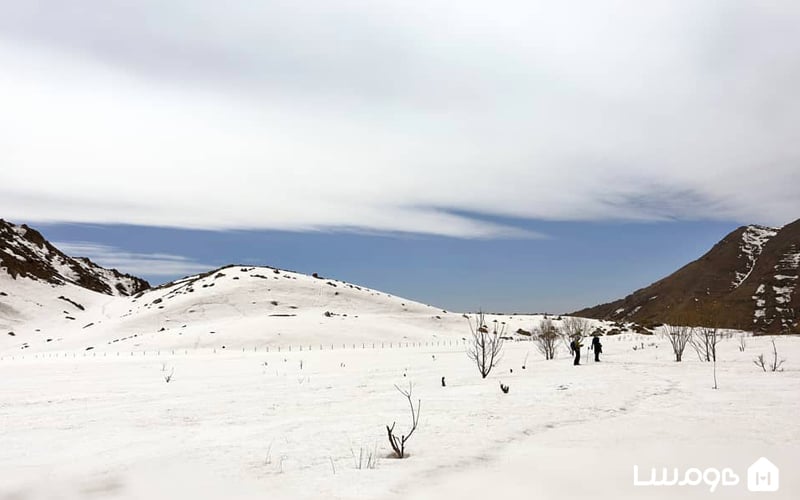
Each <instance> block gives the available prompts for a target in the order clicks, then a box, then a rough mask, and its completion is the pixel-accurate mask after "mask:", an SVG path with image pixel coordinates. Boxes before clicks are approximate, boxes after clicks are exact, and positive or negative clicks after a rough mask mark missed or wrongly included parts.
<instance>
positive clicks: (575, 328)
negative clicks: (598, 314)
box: [560, 317, 589, 351]
mask: <svg viewBox="0 0 800 500" xmlns="http://www.w3.org/2000/svg"><path fill="white" fill-rule="evenodd" d="M588 333H589V320H587V319H585V318H574V317H568V318H565V319H564V321H562V323H561V331H560V334H561V339H562V340H563V341H564V344H565V345H566V346H567V348H568V349H570V351H571V350H572V349H571V348H570V344H572V340H573V339H575V338H576V337H578V338H583V337H585V336H586V335H587V334H588Z"/></svg>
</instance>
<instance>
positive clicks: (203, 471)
mask: <svg viewBox="0 0 800 500" xmlns="http://www.w3.org/2000/svg"><path fill="white" fill-rule="evenodd" d="M331 288H332V287H331ZM421 314H426V315H429V314H428V313H427V312H423V313H421ZM450 314H451V315H453V316H456V315H455V314H453V313H450ZM458 316H460V315H458ZM286 319H289V318H286ZM323 319H324V320H331V319H333V320H335V319H336V318H323ZM460 321H461V323H460V327H459V328H460V330H459V331H460V332H461V333H462V334H464V335H466V334H468V328H467V326H466V320H464V319H463V318H461V319H460ZM520 321H522V320H520ZM454 324H455V323H454ZM412 331H415V330H413V329H412ZM440 333H441V338H440V339H438V340H434V339H432V338H427V339H420V340H419V341H420V342H422V344H421V345H413V343H412V345H409V347H405V346H404V345H403V346H402V347H397V345H396V344H394V345H393V347H392V348H388V346H385V347H384V348H383V349H381V348H380V347H376V348H374V349H373V348H372V347H371V345H367V346H366V347H365V348H361V345H357V346H356V348H355V349H353V346H352V342H350V341H349V340H353V339H348V342H346V344H349V345H347V347H346V348H344V349H342V346H341V345H338V344H341V343H342V341H341V339H338V338H337V340H336V342H333V343H334V344H335V345H334V347H335V348H334V349H333V350H331V349H330V348H329V347H330V346H326V347H325V348H324V349H323V350H319V348H318V344H320V343H323V341H322V339H323V338H324V339H325V342H324V343H325V344H327V343H328V340H329V339H330V338H331V337H324V334H325V330H319V331H317V332H316V335H317V337H316V338H315V339H313V340H315V342H314V344H317V345H316V346H312V350H310V351H309V350H308V349H307V348H306V349H304V350H303V351H298V350H297V349H298V348H297V347H296V348H294V349H293V350H292V351H291V352H287V350H286V348H284V349H282V351H281V352H277V350H276V348H275V347H274V346H273V348H272V349H271V350H270V352H266V347H265V346H261V348H260V349H259V350H257V351H255V352H254V351H253V350H251V349H253V348H257V347H254V346H252V345H251V346H250V347H249V348H246V352H242V351H241V347H240V346H239V347H237V348H236V349H233V348H227V349H225V350H223V349H221V348H219V346H218V345H216V344H208V345H201V346H198V347H197V348H196V349H195V348H188V347H187V348H186V349H185V350H180V349H179V350H177V351H176V353H175V354H172V348H173V347H174V346H173V345H171V344H169V343H167V344H165V345H164V346H162V347H163V348H162V349H161V351H160V352H159V351H157V350H149V351H146V352H143V351H145V349H144V347H146V346H139V350H135V349H130V350H129V351H125V352H121V353H120V355H119V356H118V355H117V352H118V350H117V349H116V347H113V348H106V349H99V348H98V349H97V350H93V351H83V350H77V349H76V350H72V351H66V350H64V351H48V350H46V349H39V350H34V349H31V350H25V351H19V350H17V349H9V350H6V351H4V352H3V353H2V354H0V356H2V359H0V498H2V499H12V498H13V499H39V498H225V499H229V498H348V499H350V498H352V499H380V498H385V499H400V498H403V499H405V498H409V499H439V498H448V497H449V498H487V499H488V498H652V497H657V498H687V497H688V498H713V497H715V496H716V497H719V498H739V497H747V496H750V495H759V493H749V492H748V490H747V486H746V483H747V467H748V466H749V465H750V464H751V463H752V462H754V461H755V460H756V459H758V458H759V457H762V456H764V457H767V458H768V459H770V460H772V461H773V462H774V463H775V464H776V465H777V466H778V467H780V468H781V473H782V474H781V476H780V489H779V491H778V492H776V493H771V494H769V495H767V494H760V495H765V497H766V498H798V497H800V478H798V476H797V475H796V473H795V472H796V471H795V469H796V466H797V463H798V459H800V422H798V418H797V416H798V415H799V414H800V397H799V395H800V339H799V338H795V337H780V338H777V340H776V343H777V346H778V349H779V351H780V356H781V357H785V358H787V361H786V364H785V365H784V368H785V370H784V371H783V372H778V373H764V372H762V371H761V370H760V369H758V368H757V367H756V366H755V365H754V364H753V362H752V359H753V357H754V356H755V355H757V354H759V353H765V354H769V353H770V352H771V345H770V344H769V340H770V338H766V337H762V338H750V339H748V343H747V348H746V350H745V352H740V351H739V350H738V340H737V339H736V338H732V339H728V340H725V341H723V343H722V344H721V346H720V361H719V363H718V365H717V372H718V373H717V376H718V379H719V389H718V390H714V389H712V367H711V364H709V363H702V362H700V361H698V359H697V356H695V354H694V353H693V352H687V354H686V356H685V361H684V362H683V363H675V362H674V361H673V359H672V356H671V351H670V350H669V346H668V344H667V343H666V342H664V341H663V340H660V339H659V338H658V337H656V336H639V335H633V334H625V335H620V336H612V337H603V343H604V350H605V352H606V354H605V355H604V356H603V361H602V362H601V363H594V362H593V361H591V360H588V359H585V361H584V364H583V365H582V366H580V367H574V366H572V364H571V362H570V360H569V359H568V357H567V356H566V353H565V352H564V350H563V349H562V351H561V354H560V355H559V357H558V358H557V359H555V360H552V361H544V360H543V359H542V357H541V356H540V355H539V353H538V352H537V350H536V348H535V347H534V345H533V344H531V343H530V342H524V341H518V342H508V343H507V344H506V350H505V355H504V357H503V360H502V362H501V364H500V365H499V366H498V367H497V368H496V369H495V371H493V372H492V373H491V375H490V376H489V377H488V378H487V379H485V380H482V379H481V378H480V376H479V374H478V372H477V369H476V368H475V366H474V365H473V364H471V362H470V361H469V359H468V358H467V356H466V355H465V353H464V349H463V345H462V344H461V342H460V336H459V335H457V332H456V331H455V330H451V329H449V328H448V329H447V331H446V332H440ZM309 335H310V334H309ZM305 340H309V341H310V340H312V339H311V337H309V338H307V339H305ZM426 342H427V345H425V343H426ZM435 342H438V345H436V344H435ZM306 343H309V342H306ZM132 345H133V344H131V346H132ZM642 345H644V348H642ZM176 346H177V344H176ZM634 347H636V349H635V350H634ZM215 349H216V352H215ZM688 349H691V348H688ZM130 352H135V354H134V355H131V354H130ZM587 354H588V353H587V352H586V350H585V349H584V356H585V358H588V357H589V356H588V355H587ZM22 356H24V359H22ZM12 357H13V359H12ZM526 357H527V361H525V359H526ZM523 363H525V369H523V368H522V366H523ZM169 374H172V379H171V381H170V382H169V383H167V382H165V376H167V375H169ZM442 377H445V379H446V387H442V384H441V378H442ZM501 382H502V383H504V384H507V385H509V386H510V390H509V393H508V394H503V393H502V392H501V391H500V388H499V385H500V383H501ZM409 383H413V387H414V388H413V396H414V399H417V398H418V399H420V400H421V410H422V413H421V419H420V423H419V428H418V430H417V431H416V432H415V434H414V435H413V437H412V438H411V440H410V442H409V444H408V451H409V454H410V456H409V457H408V458H406V459H403V460H398V459H394V458H389V455H390V449H389V446H388V442H387V438H386V429H385V426H386V425H387V424H391V423H392V422H393V421H397V429H398V430H402V429H406V428H407V427H408V426H409V424H410V413H409V409H408V402H407V401H406V399H405V398H404V397H403V396H402V395H400V394H399V393H398V392H397V391H396V389H395V388H394V385H395V384H397V385H400V386H401V387H407V385H408V384H409ZM362 452H363V453H365V454H369V453H375V454H376V455H377V456H378V457H379V461H378V464H377V467H376V468H374V469H367V468H364V469H358V468H357V467H356V462H357V457H358V456H359V454H361V453H362ZM634 465H638V466H639V469H640V471H641V473H640V474H641V475H642V476H648V477H649V471H650V468H652V467H658V468H659V470H660V468H661V467H669V468H673V467H678V468H680V470H681V471H687V470H688V469H690V468H692V467H696V468H699V469H701V470H704V471H705V470H706V469H709V470H710V468H717V469H719V470H722V469H724V468H731V469H732V470H733V471H734V472H735V473H736V474H737V475H738V476H739V477H740V483H739V484H738V485H736V486H719V487H718V488H717V489H716V491H715V492H714V493H710V492H709V487H708V486H706V485H705V484H701V485H698V486H688V485H687V486H672V487H667V486H661V487H655V486H638V487H636V486H634V485H633V466H634Z"/></svg>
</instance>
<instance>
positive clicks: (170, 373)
mask: <svg viewBox="0 0 800 500" xmlns="http://www.w3.org/2000/svg"><path fill="white" fill-rule="evenodd" d="M165 371H166V370H165ZM174 373H175V368H173V369H172V370H170V372H169V375H164V382H166V383H168V384H169V383H170V382H172V375H173V374H174Z"/></svg>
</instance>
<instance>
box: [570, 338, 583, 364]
mask: <svg viewBox="0 0 800 500" xmlns="http://www.w3.org/2000/svg"><path fill="white" fill-rule="evenodd" d="M569 347H570V350H571V351H572V353H573V354H575V361H574V362H573V363H572V364H573V365H575V366H578V365H579V364H581V347H583V344H581V338H580V337H578V336H576V337H575V338H574V339H573V340H572V343H570V345H569Z"/></svg>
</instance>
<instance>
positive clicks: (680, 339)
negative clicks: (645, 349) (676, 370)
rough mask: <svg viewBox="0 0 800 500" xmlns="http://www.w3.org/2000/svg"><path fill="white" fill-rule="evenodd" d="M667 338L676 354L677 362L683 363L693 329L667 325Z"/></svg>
mask: <svg viewBox="0 0 800 500" xmlns="http://www.w3.org/2000/svg"><path fill="white" fill-rule="evenodd" d="M665 336H666V337H667V340H669V343H670V345H671V346H672V352H673V353H674V354H675V361H677V362H680V361H682V360H683V351H684V350H685V349H686V344H688V343H689V340H690V339H691V338H692V329H691V328H689V327H688V326H678V325H667V326H666V329H665Z"/></svg>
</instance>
